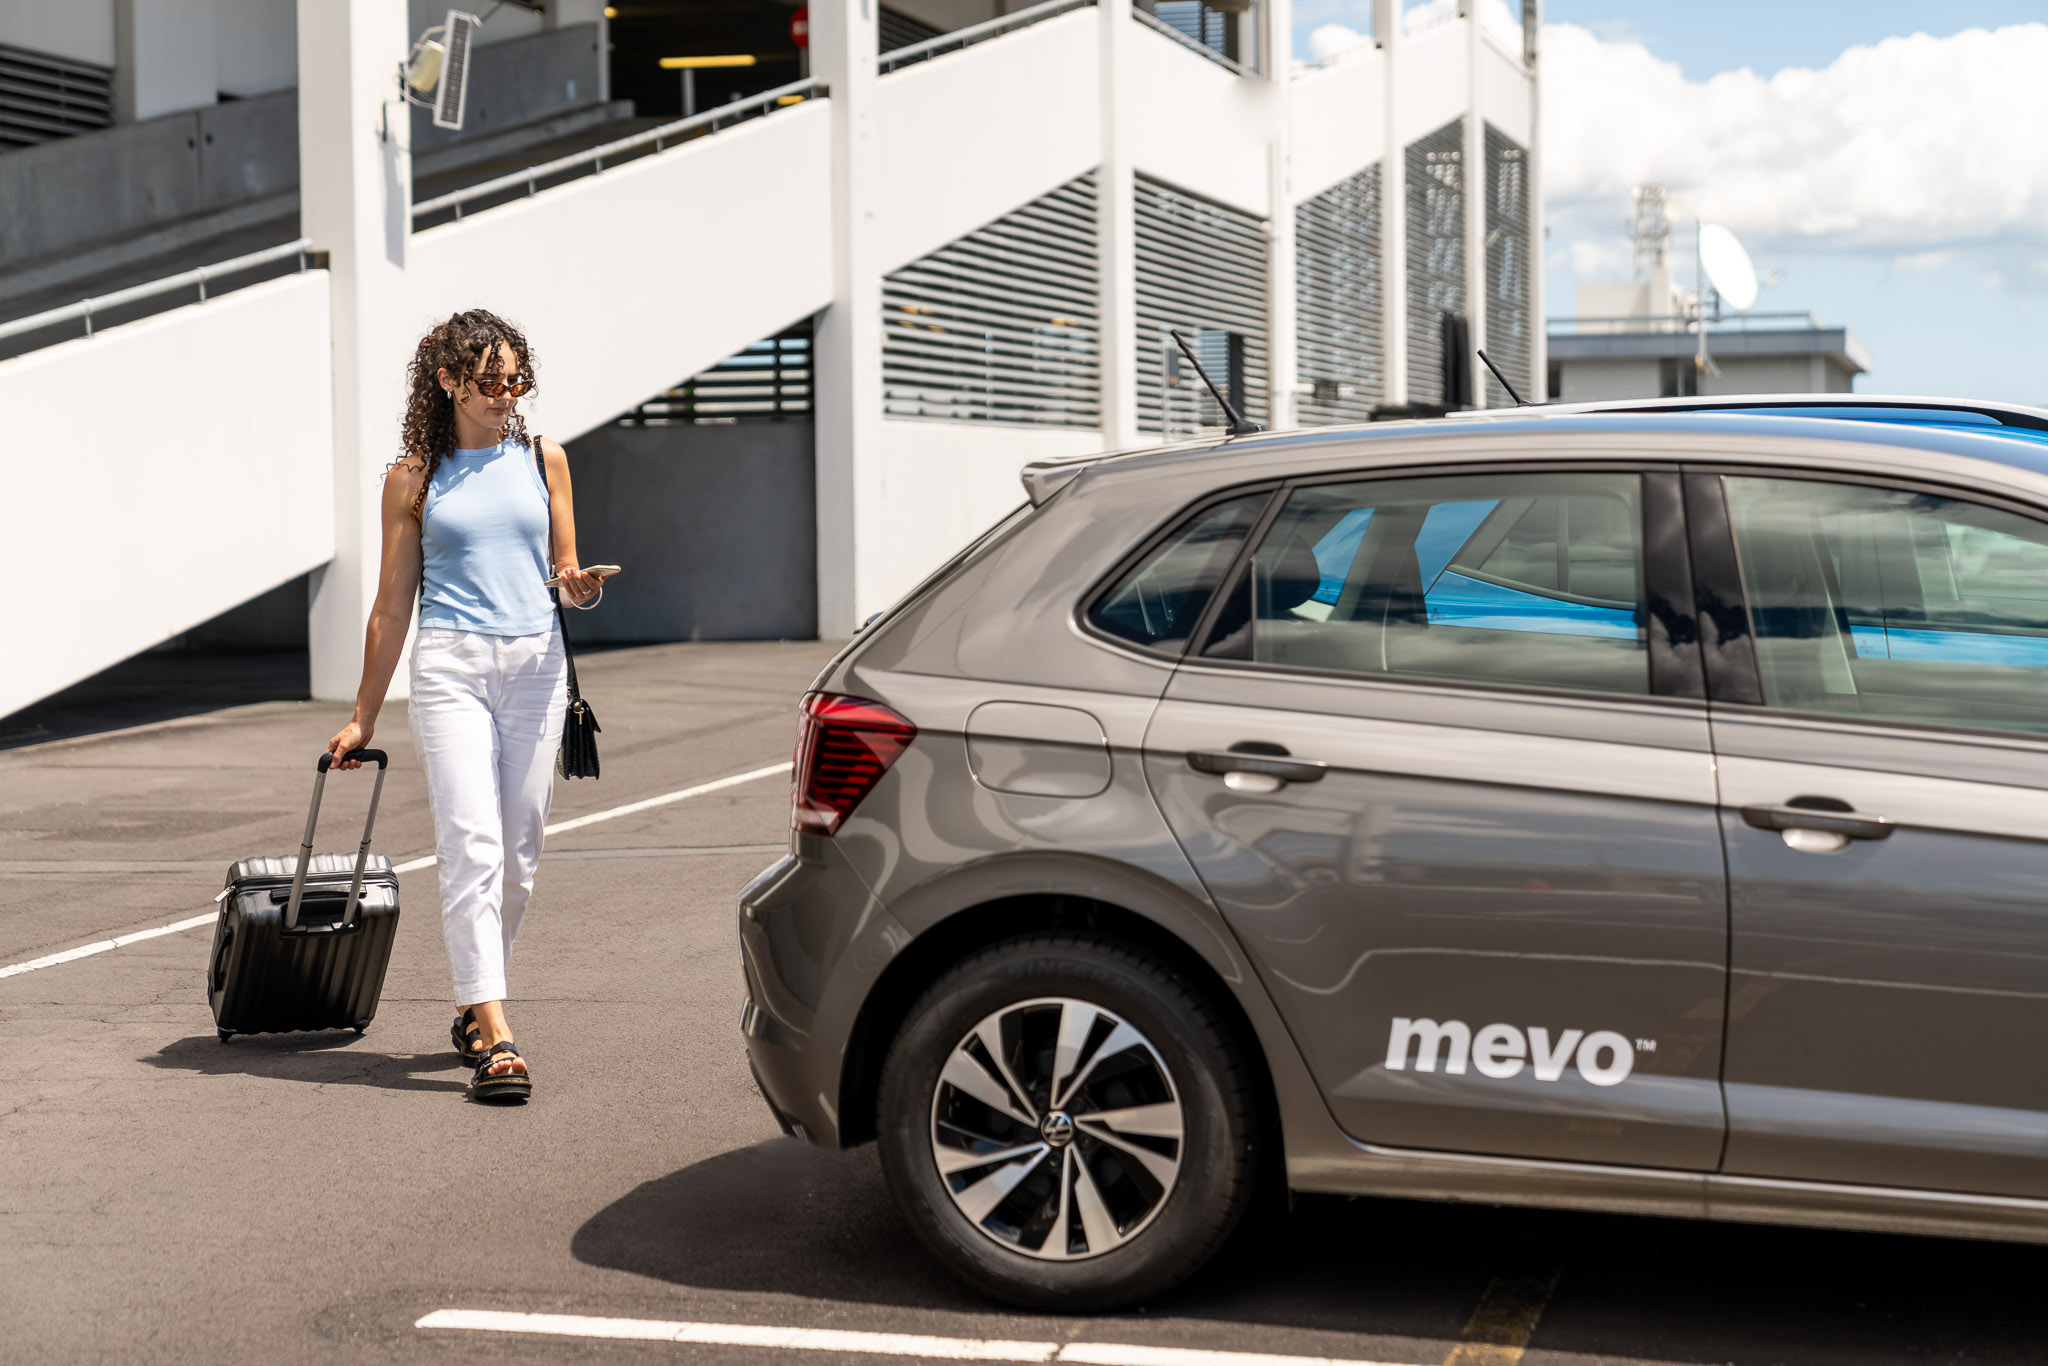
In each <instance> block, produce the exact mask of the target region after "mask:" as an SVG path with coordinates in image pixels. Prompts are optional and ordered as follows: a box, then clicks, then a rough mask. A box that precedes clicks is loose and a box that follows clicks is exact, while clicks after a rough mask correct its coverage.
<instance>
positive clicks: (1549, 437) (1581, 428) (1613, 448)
mask: <svg viewBox="0 0 2048 1366" xmlns="http://www.w3.org/2000/svg"><path fill="white" fill-rule="evenodd" d="M1766 401H1767V402H1768V403H1769V404H1770V405H1771V406H1773V407H1776V406H1782V405H1783V404H1784V403H1785V400H1784V399H1783V397H1782V396H1767V399H1766ZM1916 402H1917V401H1916ZM1929 402H1936V403H1938V402H1940V400H1929ZM1845 406H1846V405H1845ZM1858 406H1883V405H1882V404H1878V405H1873V404H1872V401H1871V400H1869V399H1863V400H1862V401H1861V402H1860V403H1859V405H1858ZM1909 406H1910V405H1909ZM2012 411H2014V412H2015V413H2018V414H2022V415H2026V414H2030V413H2034V412H2040V415H2041V420H2042V421H2043V422H2044V424H2048V412H2041V410H2028V409H2022V408H2014V409H2013V410H2012ZM2042 430H2048V428H2044V429H2042ZM2040 434H2041V433H2040V431H2037V430H2036V429H2033V428H2023V427H2019V426H2017V425H2014V426H2007V425H2006V424H2004V423H1998V424H1996V425H1994V424H1992V423H1990V422H1986V421H1982V420H1979V421H1976V422H1969V421H1956V422H1947V421H1943V422H1927V421H1903V420H1871V419H1868V418H1862V417H1857V416H1851V415H1849V414H1830V413H1825V412H1824V413H1800V414H1788V413H1784V412H1759V411H1755V410H1750V411H1739V410H1738V411H1726V410H1709V411H1698V410H1694V409H1689V408H1683V407H1680V408H1677V409H1675V410H1674V409H1671V408H1668V407H1657V408H1653V409H1648V410H1645V409H1643V408H1639V407H1622V408H1613V409H1601V410H1597V411H1577V412H1569V411H1562V410H1559V409H1537V408H1533V407H1523V408H1499V409H1492V410H1489V411H1486V412H1483V413H1470V414H1464V415H1461V416H1460V417H1459V418H1458V419H1456V420H1454V421H1446V420H1443V419H1437V418H1432V419H1420V420H1412V421H1401V422H1366V423H1357V424H1353V425H1349V426H1340V427H1309V428H1300V429H1297V430H1294V431H1287V432H1263V433H1258V434H1255V435H1251V436H1241V437H1233V438H1229V439H1223V438H1220V437H1219V438H1215V439H1213V440H1211V441H1208V442H1204V443H1196V444H1186V443H1183V444H1180V445H1176V446H1170V447H1158V448H1154V449H1150V450H1140V451H1128V452H1116V453H1113V454H1105V455H1101V456H1096V457H1092V458H1085V457H1084V458H1080V459H1072V458H1070V459H1067V460H1062V461H1042V462H1037V463H1034V464H1032V465H1027V466H1026V467H1025V469H1024V472H1023V475H1024V484H1025V487H1026V488H1027V490H1029V491H1030V493H1031V495H1032V501H1033V502H1043V501H1045V499H1046V498H1048V497H1050V496H1051V494H1052V493H1053V492H1056V491H1057V490H1058V489H1059V488H1060V487H1061V486H1063V485H1065V484H1066V483H1068V482H1070V481H1072V480H1073V479H1074V478H1075V477H1076V476H1077V475H1081V474H1083V473H1084V472H1085V473H1086V475H1087V479H1086V480H1085V481H1084V482H1086V483H1090V484H1095V483H1097V482H1098V481H1099V482H1101V483H1118V484H1120V483H1122V482H1124V479H1125V478H1140V477H1148V476H1149V475H1150V474H1153V473H1158V474H1165V473H1167V472H1168V471H1181V472H1185V473H1194V472H1196V471H1207V472H1210V473H1213V474H1214V475H1215V476H1216V477H1217V482H1218V483H1219V484H1220V483H1222V482H1226V481H1229V480H1235V479H1240V478H1257V477H1259V476H1261V475H1264V474H1279V473H1282V472H1283V470H1284V472H1285V473H1286V474H1289V475H1303V474H1314V473H1320V472H1323V471H1324V470H1328V471H1331V472H1336V471H1339V470H1341V469H1343V468H1344V466H1345V465H1346V464H1348V463H1351V462H1353V461H1358V462H1360V463H1362V464H1365V465H1373V464H1379V463H1382V462H1388V463H1392V462H1395V461H1397V460H1398V461H1401V462H1413V461H1414V460H1415V458H1416V457H1417V456H1418V455H1421V456H1423V457H1424V458H1429V457H1428V456H1427V454H1426V452H1428V450H1429V448H1430V447H1432V446H1435V445H1436V444H1437V443H1439V442H1441V443H1443V444H1444V447H1445V449H1444V451H1443V455H1444V456H1445V457H1446V458H1454V459H1458V460H1489V461H1492V460H1515V459H1531V460H1556V459H1558V458H1559V456H1560V451H1559V445H1560V441H1559V438H1569V437H1572V436H1580V437H1583V438H1586V440H1585V444H1584V446H1583V447H1582V448H1580V449H1581V450H1582V451H1583V454H1584V455H1585V456H1586V457H1587V458H1594V459H1630V460H1636V461H1642V460H1650V461H1657V460H1677V459H1685V460H1695V461H1711V460H1714V459H1716V458H1718V457H1719V456H1721V455H1723V454H1726V455H1728V456H1730V457H1731V458H1735V459H1740V460H1742V461H1744V462H1753V461H1765V462H1771V463H1784V462H1786V461H1790V462H1792V463H1798V462H1799V458H1800V456H1801V455H1803V454H1810V455H1811V457H1812V458H1813V459H1814V460H1815V462H1817V463H1821V464H1826V465H1832V466H1838V467H1846V468H1850V469H1857V470H1863V471H1867V472H1870V473H1877V474H1884V475H1890V476H1893V477H1898V478H1913V477H1921V478H1926V477H1929V476H1932V475H1946V476H1948V477H1950V478H1951V479H1953V478H1961V479H1963V480H1964V481H1965V482H1972V483H1975V482H1985V483H1989V484H1992V485H1996V486H1998V487H1999V488H2000V489H2001V491H2004V492H2008V493H2015V494H2020V495H2022V496H2025V497H2027V498H2028V499H2029V500H2030V501H2034V502H2039V503H2043V504H2048V441H2044V440H2039V439H2036V438H2037V436H2039V435H2040ZM1635 437H1665V438H1683V440H1682V441H1680V442H1679V443H1678V444H1677V445H1675V446H1674V447H1673V448H1672V449H1671V450H1669V451H1660V450H1659V449H1658V447H1657V444H1655V443H1653V442H1639V441H1636V440H1633V439H1632V438H1635ZM1528 438H1534V439H1533V440H1532V439H1528Z"/></svg>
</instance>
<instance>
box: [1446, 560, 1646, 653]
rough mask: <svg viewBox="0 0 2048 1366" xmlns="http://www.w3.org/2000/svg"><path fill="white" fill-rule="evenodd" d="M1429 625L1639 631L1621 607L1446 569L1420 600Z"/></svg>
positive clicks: (1570, 632) (1624, 634) (1621, 634)
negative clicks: (1593, 604)
mask: <svg viewBox="0 0 2048 1366" xmlns="http://www.w3.org/2000/svg"><path fill="white" fill-rule="evenodd" d="M1423 601H1424V603H1425V604H1426V606H1427V607H1428V609H1429V620H1430V624H1431V625H1433V626H1434V625H1441V626H1476V627H1484V628H1486V629H1488V630H1493V631H1541V632H1543V633H1545V634H1546V635H1557V636H1602V637H1606V638H1609V639H1613V640H1635V639H1637V638H1638V637H1639V636H1640V635H1641V634H1642V632H1641V631H1640V629H1639V628H1638V627H1637V626H1636V614H1635V613H1634V612H1633V611H1630V610H1628V609H1625V608H1618V607H1589V606H1587V605H1586V604H1585V603H1579V602H1564V601H1562V600H1560V599H1557V598H1547V597H1544V596H1543V595H1542V594H1540V593H1525V592H1523V591H1521V590H1520V589H1517V588H1508V587H1505V586H1503V585H1501V584H1496V583H1484V582H1482V581H1480V580H1478V579H1468V578H1466V577H1465V576H1464V575H1463V574H1460V573H1458V572H1457V571H1456V570H1455V569H1453V570H1449V571H1447V572H1446V573H1445V574H1444V575H1443V576H1442V577H1441V578H1439V579H1438V580H1437V582H1436V586H1435V587H1433V588H1431V589H1430V590H1429V592H1428V594H1427V595H1426V596H1425V597H1424V599H1423Z"/></svg>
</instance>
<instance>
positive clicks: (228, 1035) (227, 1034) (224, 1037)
mask: <svg viewBox="0 0 2048 1366" xmlns="http://www.w3.org/2000/svg"><path fill="white" fill-rule="evenodd" d="M213 1032H214V1033H216V1034H218V1035H219V1036H220V1041H221V1042H222V1043H226V1042H227V1041H228V1040H229V1039H232V1038H234V1037H235V1031H234V1030H232V1029H216V1030H214V1031H213Z"/></svg>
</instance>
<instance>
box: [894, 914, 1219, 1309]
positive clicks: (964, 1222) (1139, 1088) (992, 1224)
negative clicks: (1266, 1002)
mask: <svg viewBox="0 0 2048 1366" xmlns="http://www.w3.org/2000/svg"><path fill="white" fill-rule="evenodd" d="M1245 1076H1246V1072H1245V1068H1244V1066H1243V1064H1242V1062H1241V1060H1240V1058H1239V1056H1238V1049H1237V1047H1236V1046H1235V1044H1234V1042H1233V1040H1232V1038H1231V1036H1230V1032H1229V1031H1228V1030H1227V1029H1226V1028H1225V1027H1224V1025H1223V1022H1222V1021H1221V1020H1220V1019H1219V1017H1218V1015H1217V1013H1216V1011H1215V1009H1214V1007H1213V1006H1212V1005H1211V1004H1210V1003H1209V1002H1208V1001H1207V1000H1205V999H1204V998H1203V996H1202V995H1201V994H1199V993H1197V992H1196V991H1194V990H1191V989H1190V988H1189V987H1188V986H1187V985H1185V984H1184V983H1183V982H1181V981H1180V980H1178V979H1177V978H1176V976H1175V975H1174V974H1173V973H1172V972H1170V971H1168V970H1167V969H1166V968H1164V967H1163V966H1162V965H1160V964H1159V963H1158V962H1156V961H1155V960H1153V959H1152V958H1151V957H1149V956H1148V955H1146V954H1144V953H1142V952H1139V951H1137V950H1134V949H1131V948H1128V947H1125V946H1123V945H1120V944H1117V943H1115V942H1113V941H1109V940H1104V939H1098V938H1094V937H1091V936H1076V935H1068V934H1041V935H1033V936H1030V937H1027V938H1021V939H1013V940H1009V941H1006V942H1004V943H1001V944H997V945H994V946H993V947H991V948H988V949H984V950H982V951H981V952H979V953H976V954H974V955H973V956H972V957H970V958H968V959H966V960H965V961H963V962H961V963H959V964H956V965H955V966H954V967H953V968H952V969H951V970H950V971H948V972H947V973H946V974H945V975H944V976H943V977H941V978H940V979H939V980H938V981H937V982H936V983H935V984H934V985H933V986H932V987H931V989H930V990H929V991H927V992H926V993H925V995H924V997H923V998H922V999H921V1000H919V1001H918V1003H917V1004H916V1005H915V1006H913V1007H912V1008H911V1011H910V1014H909V1016H908V1018H907V1019H906V1021H905V1023H904V1025H903V1028H902V1030H901V1032H900V1033H899V1034H898V1035H897V1037H896V1041H895V1044H894V1046H893V1047H892V1048H891V1049H890V1052H889V1057H888V1060H887V1062H886V1063H885V1064H884V1066H883V1071H882V1087H881V1096H880V1111H879V1115H878V1120H879V1123H878V1126H877V1128H878V1138H879V1141H880V1147H881V1154H882V1170H883V1172H884V1174H885V1175H886V1176H887V1178H888V1181H889V1188H890V1190H891V1192H892V1193H893V1194H894V1196H895V1198H896V1203H897V1205H898V1206H899V1207H900V1208H901V1209H902V1210H903V1211H904V1213H905V1215H906V1216H907V1217H908V1219H909V1221H910V1223H911V1225H912V1227H913V1228H915V1229H916V1231H917V1233H918V1235H919V1236H920V1237H921V1238H922V1239H923V1240H924V1241H925V1243H926V1244H927V1245H928V1246H929V1247H930V1248H931V1249H932V1250H933V1251H934V1252H935V1253H937V1254H938V1256H939V1258H940V1260H941V1261H943V1262H944V1263H945V1264H946V1266H947V1267H949V1268H950V1269H951V1270H952V1271H953V1272H954V1273H955V1274H957V1275H959V1276H960V1277H961V1278H962V1279H964V1280H966V1281H967V1282H969V1283H970V1284H972V1285H974V1286H976V1287H977V1288H979V1289H981V1290H983V1291H985V1292H987V1293H988V1294H991V1295H994V1296H996V1297H997V1298H999V1299H1004V1300H1008V1301H1010V1302H1012V1303H1015V1304H1021V1305H1028V1306H1031V1307H1033V1308H1043V1309H1070V1310H1079V1309H1107V1308H1111V1307H1114V1306H1117V1305H1122V1304H1128V1303H1130V1302H1131V1301H1134V1300H1138V1299H1143V1298H1145V1297H1146V1296H1149V1295H1153V1294H1157V1293H1158V1292H1160V1291H1162V1290H1164V1289H1166V1288H1167V1287H1168V1286H1171V1285H1173V1284H1175V1283H1176V1282H1178V1281H1180V1280H1182V1279H1183V1278H1185V1277H1186V1276H1188V1275H1190V1274H1192V1273H1193V1272H1194V1270H1195V1269H1196V1268H1197V1267H1199V1266H1201V1265H1202V1263H1203V1262H1205V1261H1207V1260H1208V1259H1209V1257H1210V1256H1211V1255H1212V1254H1213V1253H1214V1252H1215V1251H1216V1249H1217V1248H1218V1247H1220V1246H1221V1245H1222V1243H1223V1241H1224V1240H1225V1239H1226V1238H1227V1237H1228V1236H1229V1235H1230V1232H1231V1230H1232V1229H1233V1228H1235V1227H1236V1225H1237V1223H1238V1221H1239V1219H1241V1218H1242V1217H1243V1215H1244V1212H1245V1208H1246V1206H1247V1205H1248V1204H1249V1203H1250V1200H1251V1195H1252V1187H1253V1184H1254V1183H1253V1179H1252V1178H1253V1160H1252V1159H1253V1153H1252V1129H1253V1110H1252V1101H1251V1097H1250V1095H1249V1094H1248V1089H1247V1086H1246V1084H1245Z"/></svg>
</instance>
